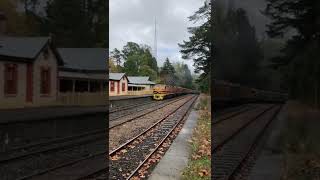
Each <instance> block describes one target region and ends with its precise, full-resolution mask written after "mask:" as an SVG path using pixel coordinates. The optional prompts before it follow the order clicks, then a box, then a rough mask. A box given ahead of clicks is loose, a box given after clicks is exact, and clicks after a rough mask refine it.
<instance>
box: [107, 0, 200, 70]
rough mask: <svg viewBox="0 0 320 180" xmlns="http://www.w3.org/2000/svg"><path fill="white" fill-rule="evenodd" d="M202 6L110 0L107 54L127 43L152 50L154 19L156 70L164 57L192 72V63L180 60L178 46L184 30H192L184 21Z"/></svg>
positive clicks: (190, 1)
mask: <svg viewBox="0 0 320 180" xmlns="http://www.w3.org/2000/svg"><path fill="white" fill-rule="evenodd" d="M203 3H204V0H129V1H128V0H110V1H109V47H110V50H113V49H114V48H118V49H119V50H120V49H122V47H123V46H124V45H125V44H126V43H127V42H129V41H132V42H136V43H138V44H147V45H149V46H150V47H151V48H152V49H153V47H154V21H155V17H156V19H157V42H158V43H157V44H158V45H157V46H158V48H157V49H158V53H157V54H158V58H157V60H158V66H162V65H163V62H164V60H165V58H166V57H168V58H169V59H170V60H171V62H176V61H183V62H184V63H186V64H188V66H189V68H190V69H191V70H192V71H193V70H194V68H193V60H188V61H186V60H183V59H182V58H181V54H180V52H179V50H180V49H179V47H178V43H181V42H182V41H183V40H188V37H189V36H190V34H189V33H188V32H187V27H190V26H195V24H193V22H189V19H188V17H189V16H191V15H193V14H194V12H195V11H197V10H198V8H199V7H201V6H202V5H203ZM152 53H153V52H152Z"/></svg>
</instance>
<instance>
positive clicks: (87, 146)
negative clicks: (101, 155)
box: [0, 129, 106, 179]
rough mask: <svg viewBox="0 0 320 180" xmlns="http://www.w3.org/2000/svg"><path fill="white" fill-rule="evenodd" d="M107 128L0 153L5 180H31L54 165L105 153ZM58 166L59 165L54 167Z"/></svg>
mask: <svg viewBox="0 0 320 180" xmlns="http://www.w3.org/2000/svg"><path fill="white" fill-rule="evenodd" d="M105 134H106V129H104V130H97V131H93V132H89V133H85V134H80V135H75V136H70V137H66V138H59V139H54V140H51V141H46V142H41V143H34V144H29V145H26V146H22V147H17V148H14V149H12V150H11V151H10V152H5V153H1V154H0V174H1V177H2V179H28V178H29V177H32V176H33V174H37V173H40V172H43V171H45V170H46V169H50V168H52V166H53V165H52V164H59V163H62V162H65V161H72V160H73V159H76V158H78V157H83V156H88V155H90V153H92V152H95V151H96V150H99V149H100V150H105ZM54 166H55V165H54Z"/></svg>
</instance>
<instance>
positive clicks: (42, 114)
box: [0, 106, 108, 124]
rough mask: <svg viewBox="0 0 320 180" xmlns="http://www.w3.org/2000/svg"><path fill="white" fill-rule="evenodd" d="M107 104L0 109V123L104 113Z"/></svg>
mask: <svg viewBox="0 0 320 180" xmlns="http://www.w3.org/2000/svg"><path fill="white" fill-rule="evenodd" d="M107 110H108V109H107V106H88V107H82V106H67V107H66V106H64V107H62V106H59V107H37V108H35V107H33V108H21V109H8V110H0V124H6V123H13V122H24V121H38V120H46V119H54V118H62V117H69V116H81V115H86V114H94V113H106V115H107Z"/></svg>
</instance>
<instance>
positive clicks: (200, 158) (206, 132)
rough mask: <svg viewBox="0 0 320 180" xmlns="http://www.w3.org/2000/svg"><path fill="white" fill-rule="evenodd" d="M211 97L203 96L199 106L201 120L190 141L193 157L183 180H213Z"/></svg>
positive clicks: (183, 173) (183, 175) (185, 170)
mask: <svg viewBox="0 0 320 180" xmlns="http://www.w3.org/2000/svg"><path fill="white" fill-rule="evenodd" d="M209 99H210V97H209V96H201V97H200V102H199V104H198V106H197V108H196V109H197V110H198V112H199V119H198V122H197V125H196V128H195V129H194V131H193V134H192V139H191V141H190V144H191V147H192V153H191V157H190V159H189V162H188V165H187V167H186V168H185V169H184V170H183V172H182V177H181V179H183V180H191V179H192V180H206V179H208V180H209V179H211V112H210V111H209V109H210V108H209V101H210V100H209Z"/></svg>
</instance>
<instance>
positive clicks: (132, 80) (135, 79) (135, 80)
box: [128, 76, 156, 85]
mask: <svg viewBox="0 0 320 180" xmlns="http://www.w3.org/2000/svg"><path fill="white" fill-rule="evenodd" d="M128 80H129V84H151V85H153V84H156V83H154V82H152V81H149V77H148V76H128Z"/></svg>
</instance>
